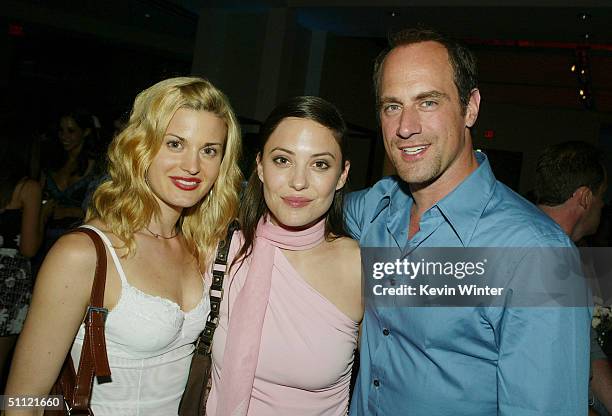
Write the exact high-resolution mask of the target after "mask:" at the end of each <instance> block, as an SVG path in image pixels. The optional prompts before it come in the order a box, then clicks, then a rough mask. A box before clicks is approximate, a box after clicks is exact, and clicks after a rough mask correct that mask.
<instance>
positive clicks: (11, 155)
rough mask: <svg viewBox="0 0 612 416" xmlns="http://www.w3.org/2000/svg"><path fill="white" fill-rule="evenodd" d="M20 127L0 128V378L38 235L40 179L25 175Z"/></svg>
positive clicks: (22, 312) (24, 302) (26, 297)
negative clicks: (18, 139)
mask: <svg viewBox="0 0 612 416" xmlns="http://www.w3.org/2000/svg"><path fill="white" fill-rule="evenodd" d="M20 130H21V131H18V130H17V129H15V130H11V128H10V127H8V128H7V126H3V127H2V128H1V129H0V135H1V136H0V142H2V146H0V377H2V376H3V375H4V365H5V364H6V363H7V360H8V357H9V355H10V352H11V349H12V347H13V345H14V344H15V341H16V339H17V335H19V333H20V332H21V328H22V326H23V322H24V320H25V317H26V314H27V311H28V306H29V304H30V297H31V295H32V280H33V279H32V272H31V266H30V259H29V258H30V257H32V256H33V255H34V254H36V251H37V250H38V247H39V246H40V242H41V239H42V225H41V215H40V211H41V190H40V184H39V183H38V182H37V181H35V180H33V179H30V178H28V174H27V168H26V166H27V165H26V163H27V161H26V160H27V159H28V156H29V155H27V154H26V149H28V147H27V146H25V145H24V143H23V141H17V140H16V138H17V137H20V136H21V135H22V134H23V131H22V130H23V129H20ZM0 385H2V386H3V385H4V379H3V377H2V382H1V383H0Z"/></svg>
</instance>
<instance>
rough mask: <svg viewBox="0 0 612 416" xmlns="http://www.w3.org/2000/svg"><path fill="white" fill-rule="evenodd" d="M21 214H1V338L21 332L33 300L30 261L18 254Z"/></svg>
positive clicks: (17, 212)
mask: <svg viewBox="0 0 612 416" xmlns="http://www.w3.org/2000/svg"><path fill="white" fill-rule="evenodd" d="M20 231H21V210H19V209H5V210H3V211H0V336H2V337H4V336H8V335H17V334H19V333H20V332H21V328H22V327H23V321H24V320H25V317H26V314H27V312H28V307H29V305H30V298H31V296H32V286H33V279H32V271H31V267H30V261H29V260H28V259H27V258H25V257H23V256H22V255H21V254H19V237H20V235H19V233H20Z"/></svg>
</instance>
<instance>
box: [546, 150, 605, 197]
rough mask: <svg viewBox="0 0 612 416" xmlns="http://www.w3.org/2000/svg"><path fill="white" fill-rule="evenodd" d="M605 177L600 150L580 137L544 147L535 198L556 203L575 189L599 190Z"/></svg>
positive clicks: (594, 191) (569, 195) (571, 193)
mask: <svg viewBox="0 0 612 416" xmlns="http://www.w3.org/2000/svg"><path fill="white" fill-rule="evenodd" d="M605 180H606V171H605V168H604V164H603V158H602V156H601V151H600V150H598V149H597V148H596V147H595V146H593V145H591V144H589V143H586V142H581V141H569V142H564V143H560V144H556V145H553V146H550V147H548V148H546V150H544V152H543V153H542V155H540V158H539V159H538V164H537V166H536V184H535V194H536V202H537V203H538V204H542V205H548V206H555V205H560V204H562V203H564V202H565V201H567V200H568V199H569V198H571V196H572V195H573V194H574V192H575V191H576V189H578V188H580V187H581V186H586V187H587V188H589V189H590V190H591V192H593V193H596V192H598V191H599V190H600V188H601V186H602V184H603V183H604V181H605Z"/></svg>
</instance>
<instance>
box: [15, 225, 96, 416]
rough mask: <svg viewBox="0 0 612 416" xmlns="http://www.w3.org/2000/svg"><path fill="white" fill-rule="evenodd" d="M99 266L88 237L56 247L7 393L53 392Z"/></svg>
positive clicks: (76, 236)
mask: <svg viewBox="0 0 612 416" xmlns="http://www.w3.org/2000/svg"><path fill="white" fill-rule="evenodd" d="M95 263H96V253H95V249H94V246H93V243H92V242H91V240H90V239H89V238H88V237H87V236H85V235H81V234H70V235H67V236H64V237H62V238H60V240H58V242H57V243H56V244H55V245H54V246H53V248H52V249H51V251H50V252H49V254H48V255H47V257H46V258H45V261H44V263H43V265H42V268H41V270H40V273H39V274H38V277H37V280H36V286H35V288H34V295H33V298H32V303H31V306H30V311H29V312H28V317H27V319H26V321H25V324H24V327H23V331H22V332H21V336H20V337H19V341H18V343H17V348H16V350H15V355H14V358H13V364H12V368H11V373H10V375H9V379H8V382H7V387H6V393H5V394H7V395H34V396H43V395H47V394H48V393H49V391H50V390H51V387H52V385H53V383H54V382H55V380H56V378H57V376H58V374H59V371H60V369H61V366H62V364H63V362H64V359H65V358H66V355H67V354H68V352H69V349H70V347H71V346H72V342H73V340H74V337H75V334H76V332H77V331H78V328H79V325H80V324H81V322H82V320H83V317H84V314H85V309H86V307H87V305H88V303H89V295H90V293H91V285H92V282H93V274H94V269H95ZM6 414H7V416H8V415H11V414H12V413H11V412H7V413H6ZM18 414H20V415H23V414H36V413H35V411H32V412H30V413H22V412H20V413H18Z"/></svg>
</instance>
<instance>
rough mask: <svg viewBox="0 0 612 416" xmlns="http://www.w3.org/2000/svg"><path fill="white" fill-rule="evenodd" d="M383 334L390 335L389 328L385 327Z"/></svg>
mask: <svg viewBox="0 0 612 416" xmlns="http://www.w3.org/2000/svg"><path fill="white" fill-rule="evenodd" d="M383 335H384V336H388V335H389V330H388V329H387V328H385V329H383Z"/></svg>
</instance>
